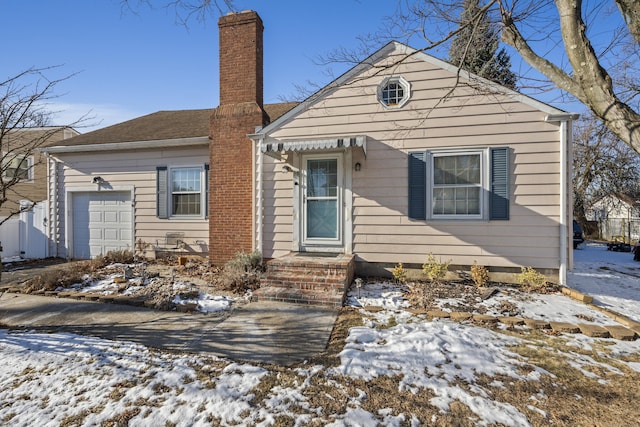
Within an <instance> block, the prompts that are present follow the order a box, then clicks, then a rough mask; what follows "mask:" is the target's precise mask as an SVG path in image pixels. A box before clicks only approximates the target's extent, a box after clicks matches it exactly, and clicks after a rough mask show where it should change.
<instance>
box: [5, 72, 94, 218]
mask: <svg viewBox="0 0 640 427" xmlns="http://www.w3.org/2000/svg"><path fill="white" fill-rule="evenodd" d="M53 68H55V67H46V68H29V69H27V70H25V71H22V72H20V73H19V74H17V75H15V76H12V77H9V78H7V79H6V80H4V81H0V148H1V152H0V155H1V158H0V209H2V212H3V215H2V217H1V218H0V226H1V225H2V224H4V223H5V222H6V221H8V220H9V219H10V218H12V217H13V216H15V215H18V214H20V213H21V212H23V211H24V210H27V209H29V208H30V207H32V206H33V204H35V203H37V202H38V201H39V200H29V196H28V195H27V194H23V193H22V189H21V183H22V182H23V181H25V180H27V179H28V178H29V177H30V176H31V174H32V171H33V169H34V168H36V167H37V166H38V164H40V163H41V162H42V161H43V160H42V156H41V155H40V153H39V152H38V149H39V148H41V147H43V146H45V145H47V143H48V142H49V141H50V140H51V138H52V137H54V135H56V134H57V133H58V132H61V131H62V130H64V129H72V128H73V127H74V126H78V125H79V124H81V122H82V121H83V120H84V119H85V118H86V117H82V118H80V119H79V120H78V121H76V122H74V123H71V124H67V125H63V126H55V127H52V126H49V125H51V120H52V116H53V115H54V114H55V113H56V112H55V111H52V110H50V105H49V103H50V102H51V101H52V100H53V99H55V98H57V97H58V95H56V94H55V93H54V89H55V87H56V86H57V85H58V84H59V83H61V82H62V81H65V80H67V79H69V78H70V77H71V76H67V77H63V78H60V79H48V78H47V77H46V73H47V72H51V71H52V70H53ZM36 128H37V129H38V131H37V132H32V130H33V129H36ZM42 185H44V183H42ZM21 199H25V200H29V201H30V202H31V203H32V204H31V206H29V207H26V206H22V207H21V206H20V204H19V203H18V201H19V200H21Z"/></svg>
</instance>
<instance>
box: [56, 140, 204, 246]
mask: <svg viewBox="0 0 640 427" xmlns="http://www.w3.org/2000/svg"><path fill="white" fill-rule="evenodd" d="M57 160H58V161H59V162H61V163H60V164H61V167H60V169H61V173H60V175H59V178H58V195H59V200H58V205H59V207H60V210H59V211H58V212H60V213H61V214H60V217H59V226H58V234H59V235H60V236H62V239H61V240H62V241H64V236H65V230H66V224H65V222H64V219H65V217H66V215H63V213H64V212H66V207H65V206H64V203H65V191H66V192H71V191H78V190H82V191H86V190H88V189H92V188H95V189H97V185H96V184H92V182H91V179H92V177H93V176H100V177H102V178H103V179H104V181H105V182H106V183H107V184H108V185H107V188H112V189H115V190H117V189H129V188H131V189H133V191H134V193H133V194H134V236H135V239H134V240H135V242H143V243H146V244H152V245H155V244H163V243H164V241H165V237H166V234H167V233H168V232H182V233H184V236H185V238H184V241H185V243H186V244H187V250H189V251H193V252H207V251H208V250H209V249H208V245H209V228H208V221H207V220H206V219H205V218H195V219H178V218H170V219H159V218H157V217H156V167H157V166H168V167H177V166H202V165H204V164H205V163H209V152H208V148H207V147H193V148H187V149H185V148H181V149H179V150H169V149H167V150H156V151H152V150H140V151H120V152H110V153H106V152H100V153H89V154H59V155H57ZM106 191H108V190H106ZM66 248H68V246H64V247H63V248H61V249H60V251H61V252H64V253H66Z"/></svg>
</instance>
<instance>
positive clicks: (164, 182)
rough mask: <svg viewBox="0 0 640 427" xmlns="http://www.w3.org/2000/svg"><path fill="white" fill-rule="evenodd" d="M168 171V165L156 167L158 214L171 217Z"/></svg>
mask: <svg viewBox="0 0 640 427" xmlns="http://www.w3.org/2000/svg"><path fill="white" fill-rule="evenodd" d="M168 183H169V179H168V171H167V167H166V166H158V167H157V168H156V216H157V217H158V218H161V219H166V218H169V194H168V190H169V188H168Z"/></svg>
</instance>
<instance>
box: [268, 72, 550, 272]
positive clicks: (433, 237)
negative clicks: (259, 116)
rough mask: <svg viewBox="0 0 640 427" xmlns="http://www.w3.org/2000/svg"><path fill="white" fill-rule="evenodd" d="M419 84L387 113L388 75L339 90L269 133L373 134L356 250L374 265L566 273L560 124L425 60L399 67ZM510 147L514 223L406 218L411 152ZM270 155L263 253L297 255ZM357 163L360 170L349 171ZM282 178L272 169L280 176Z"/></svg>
mask: <svg viewBox="0 0 640 427" xmlns="http://www.w3.org/2000/svg"><path fill="white" fill-rule="evenodd" d="M392 71H393V75H396V76H402V77H404V78H405V79H406V80H407V81H409V82H410V83H411V85H412V97H411V100H410V101H409V102H408V103H407V104H406V105H405V106H404V107H403V108H402V109H399V110H387V109H385V108H384V107H383V106H381V105H380V104H379V103H378V102H377V99H376V87H377V85H378V84H379V83H380V82H381V81H382V80H383V79H384V77H386V76H387V75H389V73H387V74H384V73H383V74H381V75H379V76H377V77H372V78H369V79H365V80H360V81H356V82H354V83H352V84H349V85H345V86H342V87H340V88H338V89H336V90H334V91H333V92H332V93H330V94H329V95H328V96H326V97H325V98H324V99H323V100H321V101H320V102H317V103H316V104H315V105H311V106H310V108H309V109H307V110H306V111H305V112H303V113H301V114H300V115H298V116H297V117H295V118H294V119H293V120H291V121H289V122H288V123H286V124H284V125H283V126H282V127H280V128H279V129H278V130H276V131H275V132H274V133H273V134H272V135H271V136H273V137H275V138H278V139H282V140H287V139H298V138H300V139H310V138H323V137H330V136H349V135H366V136H367V137H368V140H367V156H366V159H364V158H363V157H362V156H361V154H359V152H358V151H354V157H353V163H354V164H355V163H356V162H360V163H361V164H362V170H361V171H359V172H353V239H354V240H353V241H354V244H353V252H354V253H355V254H357V256H358V258H357V259H359V260H362V261H369V262H392V263H396V262H400V261H401V262H405V263H423V262H424V261H425V259H426V256H427V254H428V253H430V252H432V253H434V254H436V255H437V256H441V257H442V258H443V259H451V260H452V261H453V263H454V264H461V265H470V264H472V263H473V262H474V261H477V262H478V263H480V264H482V265H488V266H499V267H517V266H534V267H536V268H551V269H556V268H558V267H559V252H560V247H559V246H560V245H559V233H560V231H559V230H560V227H559V224H560V217H559V215H560V207H559V205H560V188H559V183H560V164H559V160H560V153H559V150H560V144H559V138H560V134H559V127H558V126H557V125H556V124H553V123H545V122H544V117H545V115H546V114H545V113H543V112H541V111H539V110H537V109H535V108H533V107H531V106H529V105H526V104H524V103H521V102H518V101H517V100H516V99H510V98H508V97H506V96H504V95H499V94H480V93H478V92H476V91H474V90H473V89H472V88H470V87H469V86H464V85H460V86H459V87H458V88H456V89H455V91H454V93H453V96H452V97H450V98H448V99H444V100H443V98H442V97H443V96H445V95H446V94H447V93H448V91H449V89H450V88H451V87H452V85H453V84H454V80H455V78H454V77H453V75H452V74H451V73H449V72H447V71H445V70H442V69H440V68H436V67H434V66H431V65H429V64H427V63H425V62H423V61H415V60H414V61H412V62H409V63H407V64H403V65H399V66H396V67H394V68H393V69H392ZM490 146H491V147H496V146H508V147H509V148H510V150H511V155H510V157H511V160H510V162H511V164H510V170H511V174H510V206H511V212H510V219H509V220H508V221H441V220H439V221H412V220H410V219H409V218H408V216H407V213H408V197H407V182H408V176H407V152H409V151H412V150H422V149H440V148H451V147H490ZM276 162H277V161H275V160H273V159H271V158H269V157H265V174H264V177H265V182H264V188H265V193H264V194H265V201H264V205H265V217H264V222H265V224H264V229H265V238H264V255H265V256H266V257H277V256H281V255H283V254H284V253H285V252H286V251H289V250H290V249H291V235H292V229H293V219H292V217H291V209H290V206H291V205H292V201H291V198H292V185H291V176H290V175H287V174H283V173H280V172H279V170H280V168H279V167H275V169H274V164H275V163H276ZM351 167H353V166H351ZM274 170H275V171H276V172H273V171H274Z"/></svg>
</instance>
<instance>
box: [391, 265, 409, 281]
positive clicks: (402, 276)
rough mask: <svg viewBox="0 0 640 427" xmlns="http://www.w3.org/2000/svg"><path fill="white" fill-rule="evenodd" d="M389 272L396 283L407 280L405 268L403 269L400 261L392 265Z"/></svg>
mask: <svg viewBox="0 0 640 427" xmlns="http://www.w3.org/2000/svg"><path fill="white" fill-rule="evenodd" d="M391 274H392V275H393V280H395V282H396V283H406V282H407V270H405V268H404V267H403V266H402V263H401V262H399V263H398V264H396V266H395V267H393V270H391Z"/></svg>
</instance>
